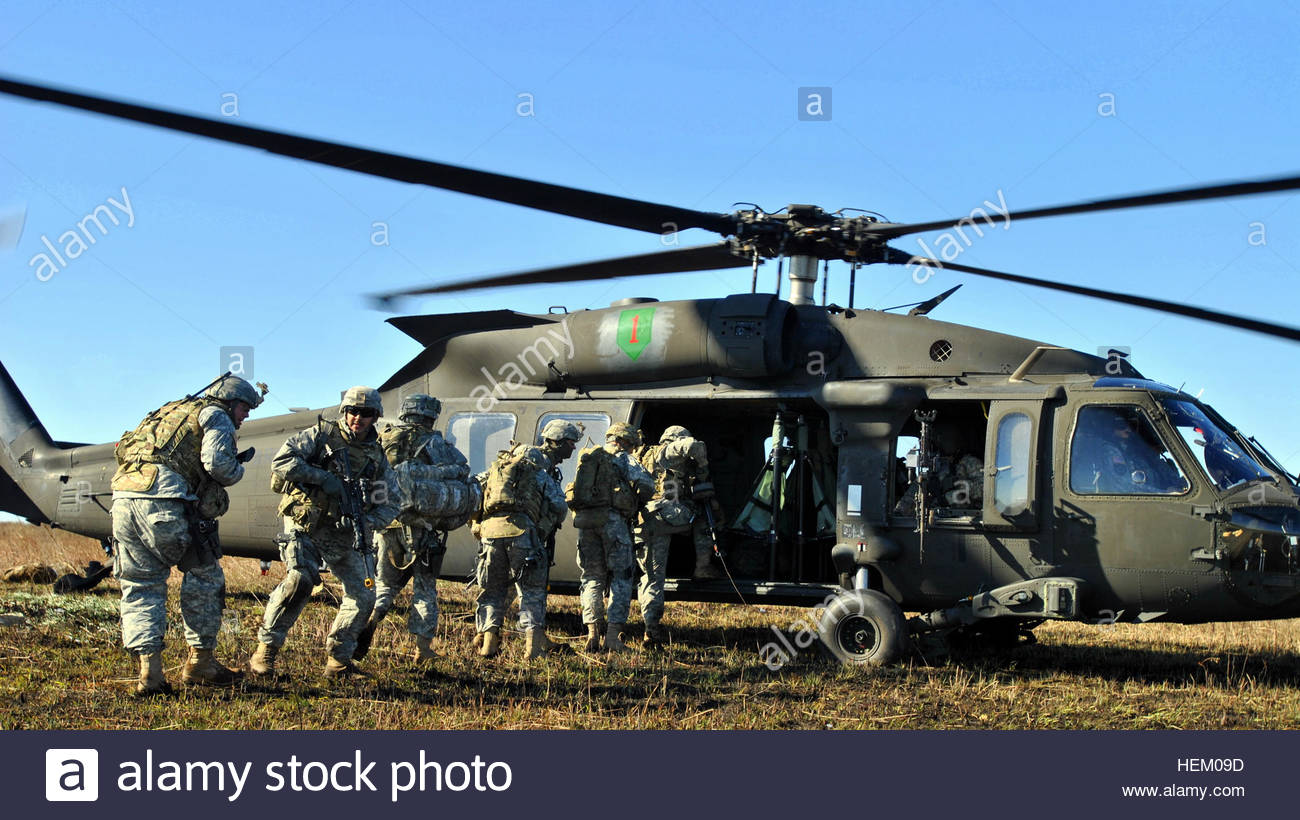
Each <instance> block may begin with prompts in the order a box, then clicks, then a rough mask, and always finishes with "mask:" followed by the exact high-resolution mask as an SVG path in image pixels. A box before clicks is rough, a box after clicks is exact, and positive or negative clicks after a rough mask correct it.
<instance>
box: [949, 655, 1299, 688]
mask: <svg viewBox="0 0 1300 820" xmlns="http://www.w3.org/2000/svg"><path fill="white" fill-rule="evenodd" d="M947 662H948V663H949V664H952V665H956V666H962V667H965V668H968V669H979V670H982V671H986V672H991V673H995V674H997V675H999V676H1005V677H1011V678H1022V679H1032V680H1043V679H1048V678H1053V677H1058V676H1060V675H1062V674H1067V675H1069V674H1072V675H1077V676H1079V677H1080V678H1102V679H1105V680H1108V681H1114V682H1117V683H1125V682H1133V681H1138V682H1142V683H1146V684H1161V683H1171V684H1186V683H1188V682H1189V681H1192V682H1195V683H1198V684H1203V685H1210V686H1218V687H1223V688H1231V689H1235V688H1236V687H1237V685H1238V684H1240V683H1241V682H1243V681H1247V680H1249V681H1253V682H1255V683H1257V684H1260V685H1263V686H1268V687H1276V688H1300V654H1297V653H1294V652H1279V653H1272V654H1269V655H1252V654H1249V653H1247V652H1245V651H1223V650H1211V649H1208V648H1206V649H1196V648H1187V649H1180V650H1167V649H1146V648H1142V647H1131V646H1097V645H1081V644H1059V645H1051V646H1045V645H1043V644H1028V645H1022V646H1020V647H1018V648H1014V649H995V650H986V651H984V652H982V653H981V652H979V651H978V650H976V649H973V648H969V649H961V650H955V651H953V652H952V653H951V654H950V655H949V656H948V658H947Z"/></svg>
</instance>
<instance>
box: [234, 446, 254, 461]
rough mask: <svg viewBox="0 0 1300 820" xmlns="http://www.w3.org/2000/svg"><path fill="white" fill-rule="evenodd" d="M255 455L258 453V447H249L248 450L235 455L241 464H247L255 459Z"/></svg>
mask: <svg viewBox="0 0 1300 820" xmlns="http://www.w3.org/2000/svg"><path fill="white" fill-rule="evenodd" d="M255 455H257V448H256V447H249V448H248V449H247V450H245V451H243V452H242V453H240V454H239V455H237V456H235V461H238V462H239V463H240V464H247V463H248V462H250V461H252V460H253V456H255Z"/></svg>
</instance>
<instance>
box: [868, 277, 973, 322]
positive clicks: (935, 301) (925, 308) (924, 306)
mask: <svg viewBox="0 0 1300 820" xmlns="http://www.w3.org/2000/svg"><path fill="white" fill-rule="evenodd" d="M960 287H961V285H958V286H957V287H955V288H949V289H948V290H945V291H944V292H943V293H941V294H939V295H938V296H935V297H933V298H930V299H926V300H925V301H923V302H908V303H907V304H905V305H894V306H893V307H887V308H885V309H884V311H883V312H884V313H888V312H889V311H891V310H898V309H900V308H905V307H910V308H912V309H911V310H909V311H908V312H907V315H908V316H927V315H929V313H930V311H932V310H934V309H935V308H937V307H938V306H939V305H941V304H942V303H943V301H944V300H945V299H947V298H948V297H949V296H952V295H953V294H954V293H956V292H957V288H960Z"/></svg>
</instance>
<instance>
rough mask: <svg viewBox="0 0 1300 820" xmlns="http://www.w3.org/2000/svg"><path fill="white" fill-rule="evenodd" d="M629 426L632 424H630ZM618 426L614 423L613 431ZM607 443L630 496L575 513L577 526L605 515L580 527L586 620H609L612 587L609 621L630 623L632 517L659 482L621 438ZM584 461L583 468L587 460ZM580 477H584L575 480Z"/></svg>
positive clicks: (624, 494)
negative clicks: (606, 598) (625, 449)
mask: <svg viewBox="0 0 1300 820" xmlns="http://www.w3.org/2000/svg"><path fill="white" fill-rule="evenodd" d="M623 427H625V428H626V427H627V425H623ZM614 429H615V428H613V427H611V428H610V430H611V433H613V432H614ZM627 429H629V430H631V428H627ZM593 449H594V448H593ZM603 449H604V450H605V452H607V453H609V454H610V455H611V456H612V463H613V465H614V468H615V471H616V476H615V477H614V478H615V481H617V482H618V483H619V484H621V485H622V486H621V488H620V495H621V496H622V498H624V499H626V500H625V501H618V502H611V504H610V505H609V506H605V507H598V508H588V509H584V510H580V511H577V513H576V515H575V526H577V524H578V522H579V520H589V521H594V520H595V519H596V518H600V519H602V520H601V521H600V522H599V523H598V524H596V525H595V526H590V527H581V528H579V530H578V568H579V569H580V570H581V572H582V579H581V587H580V589H581V593H580V597H581V601H582V622H583V623H584V624H600V623H602V622H603V621H604V620H605V616H606V612H605V595H606V593H608V595H609V612H608V615H609V623H611V624H620V625H621V624H625V623H627V617H628V611H629V609H630V608H631V604H632V562H633V550H632V533H631V530H630V528H629V524H628V522H629V520H630V519H635V518H636V514H637V510H638V509H639V508H640V506H641V503H642V502H643V501H648V500H649V499H650V497H651V496H652V495H653V494H654V491H655V484H654V478H652V477H651V475H650V474H649V473H648V472H646V471H645V469H644V468H643V467H642V466H641V465H640V464H638V463H637V462H635V461H633V460H632V458H631V457H630V456H629V455H628V454H627V452H625V451H624V449H623V447H622V446H620V445H619V444H618V443H617V442H616V441H610V442H609V443H607V444H605V446H604V448H603ZM584 455H585V452H584ZM579 458H580V459H581V456H580V457H579ZM579 465H580V466H579V473H581V470H582V466H581V465H582V462H581V461H579ZM574 483H575V484H577V483H578V482H577V481H576V480H575V482H574ZM603 493H604V494H605V495H608V494H609V491H608V489H605V490H603ZM615 504H617V507H616V506H615ZM618 507H621V508H622V509H619V508H618Z"/></svg>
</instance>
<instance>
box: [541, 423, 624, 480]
mask: <svg viewBox="0 0 1300 820" xmlns="http://www.w3.org/2000/svg"><path fill="white" fill-rule="evenodd" d="M555 419H560V420H561V421H571V422H573V423H574V424H577V425H578V426H579V427H581V428H582V441H579V442H578V446H577V447H576V448H575V449H574V452H575V453H581V452H582V451H583V450H585V449H587V448H588V447H599V446H602V445H603V444H604V443H605V431H606V430H608V429H609V425H610V420H609V416H608V415H607V414H605V413H545V414H543V415H542V417H541V419H540V420H538V422H537V435H536V436H535V440H534V443H535V444H540V443H541V436H542V430H544V429H545V428H546V425H548V424H550V423H551V422H552V421H554V420H555ZM577 472H578V459H577V458H566V459H565V460H564V462H563V463H562V464H560V486H561V487H567V486H569V484H570V483H571V482H572V481H573V477H574V476H575V475H577Z"/></svg>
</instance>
